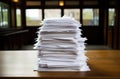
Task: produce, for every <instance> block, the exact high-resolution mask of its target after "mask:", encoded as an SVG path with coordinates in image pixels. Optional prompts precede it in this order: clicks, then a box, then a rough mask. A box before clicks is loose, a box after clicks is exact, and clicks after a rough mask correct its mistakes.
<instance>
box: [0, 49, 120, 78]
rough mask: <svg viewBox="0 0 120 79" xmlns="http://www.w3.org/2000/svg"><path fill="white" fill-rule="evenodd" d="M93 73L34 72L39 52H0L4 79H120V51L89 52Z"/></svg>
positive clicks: (1, 70)
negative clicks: (11, 78) (10, 78)
mask: <svg viewBox="0 0 120 79" xmlns="http://www.w3.org/2000/svg"><path fill="white" fill-rule="evenodd" d="M86 55H87V56H88V57H89V60H88V65H89V66H90V69H91V71H87V72H68V71H60V72H56V71H50V72H37V71H34V67H35V64H36V58H37V57H36V56H37V50H13V51H12V50H11V51H9V50H8V51H0V76H1V77H2V78H6V77H7V78H8V77H14V78H17V79H18V78H23V77H24V78H48V77H49V78H54V79H56V78H60V79H70V78H72V79H75V78H78V79H120V50H88V51H87V54H86Z"/></svg>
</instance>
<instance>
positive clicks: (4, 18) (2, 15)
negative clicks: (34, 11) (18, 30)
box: [0, 2, 9, 28]
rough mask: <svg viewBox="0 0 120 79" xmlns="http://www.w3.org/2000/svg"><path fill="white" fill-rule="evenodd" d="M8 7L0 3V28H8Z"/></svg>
mask: <svg viewBox="0 0 120 79" xmlns="http://www.w3.org/2000/svg"><path fill="white" fill-rule="evenodd" d="M8 13H9V7H8V5H6V4H5V3H2V2H0V27H3V28H4V27H8V26H9V14H8Z"/></svg>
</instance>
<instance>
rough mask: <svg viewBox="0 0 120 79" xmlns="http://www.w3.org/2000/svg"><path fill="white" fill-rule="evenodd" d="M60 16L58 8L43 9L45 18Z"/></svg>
mask: <svg viewBox="0 0 120 79" xmlns="http://www.w3.org/2000/svg"><path fill="white" fill-rule="evenodd" d="M57 17H61V10H60V9H45V18H57Z"/></svg>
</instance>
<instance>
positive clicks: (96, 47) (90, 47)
mask: <svg viewBox="0 0 120 79" xmlns="http://www.w3.org/2000/svg"><path fill="white" fill-rule="evenodd" d="M21 50H33V45H27V46H23V47H22V48H21ZM86 50H110V48H109V47H108V46H105V45H86Z"/></svg>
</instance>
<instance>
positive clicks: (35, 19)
mask: <svg viewBox="0 0 120 79" xmlns="http://www.w3.org/2000/svg"><path fill="white" fill-rule="evenodd" d="M41 21H42V10H41V9H26V25H27V26H40V25H41Z"/></svg>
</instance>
